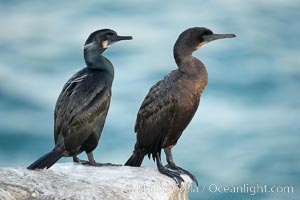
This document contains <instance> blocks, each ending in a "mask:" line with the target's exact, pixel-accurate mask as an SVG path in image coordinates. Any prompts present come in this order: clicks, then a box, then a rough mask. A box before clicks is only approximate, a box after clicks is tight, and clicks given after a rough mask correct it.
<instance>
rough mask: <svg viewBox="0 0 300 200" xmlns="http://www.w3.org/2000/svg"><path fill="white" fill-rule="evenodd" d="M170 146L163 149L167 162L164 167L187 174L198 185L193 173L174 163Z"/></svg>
mask: <svg viewBox="0 0 300 200" xmlns="http://www.w3.org/2000/svg"><path fill="white" fill-rule="evenodd" d="M172 147H173V146H169V147H166V148H165V149H164V150H165V154H166V158H167V162H168V164H167V165H166V166H165V167H167V168H169V169H172V170H176V171H178V172H179V173H182V174H186V175H188V176H189V177H190V178H191V179H192V180H193V181H194V182H195V183H196V185H197V186H198V181H197V178H196V177H195V176H194V175H193V174H191V173H190V172H189V171H187V170H185V169H182V168H181V167H178V166H176V165H175V163H174V161H173V156H172Z"/></svg>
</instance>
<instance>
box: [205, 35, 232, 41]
mask: <svg viewBox="0 0 300 200" xmlns="http://www.w3.org/2000/svg"><path fill="white" fill-rule="evenodd" d="M234 37H236V36H235V34H212V35H205V36H203V39H204V41H206V42H211V41H213V40H218V39H225V38H234Z"/></svg>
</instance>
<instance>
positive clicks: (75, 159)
mask: <svg viewBox="0 0 300 200" xmlns="http://www.w3.org/2000/svg"><path fill="white" fill-rule="evenodd" d="M73 162H75V163H78V164H82V165H87V164H89V163H90V162H89V161H86V160H81V159H79V158H78V157H77V156H73Z"/></svg>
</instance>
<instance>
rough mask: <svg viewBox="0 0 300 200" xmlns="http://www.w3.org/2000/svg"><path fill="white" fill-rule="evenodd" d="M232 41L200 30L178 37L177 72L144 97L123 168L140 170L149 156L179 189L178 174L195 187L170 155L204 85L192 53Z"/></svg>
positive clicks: (205, 78)
mask: <svg viewBox="0 0 300 200" xmlns="http://www.w3.org/2000/svg"><path fill="white" fill-rule="evenodd" d="M232 37H235V35H234V34H214V33H213V32H212V31H211V30H209V29H207V28H204V27H195V28H189V29H187V30H185V31H184V32H182V33H181V34H180V36H179V37H178V39H177V41H176V43H175V45H174V49H173V53H174V58H175V61H176V64H177V66H178V69H177V70H174V71H172V72H171V73H170V74H168V75H167V76H165V77H164V79H163V80H160V81H159V82H157V83H156V84H155V85H154V86H152V88H151V89H150V91H149V93H148V94H147V96H146V97H145V99H144V101H143V103H142V105H141V107H140V110H139V112H138V114H137V119H136V124H135V129H134V130H135V132H136V133H137V136H136V137H137V141H136V144H135V147H134V151H133V154H132V156H131V157H130V158H129V159H128V161H127V162H126V163H125V165H127V166H136V167H137V166H141V164H142V162H143V159H144V156H145V155H148V157H149V158H150V156H151V155H152V157H153V160H154V161H155V160H156V164H157V168H158V170H159V172H161V173H162V174H165V175H167V176H169V177H171V178H173V179H174V180H175V181H176V183H177V184H178V186H179V187H180V186H181V182H183V181H184V180H183V179H182V178H181V177H180V174H186V175H188V176H189V177H190V178H191V179H192V180H193V181H195V182H196V184H197V185H198V182H197V179H196V177H195V176H194V175H192V174H191V173H190V172H188V171H187V170H184V169H182V168H180V167H178V166H176V165H175V163H174V161H173V157H172V151H171V150H172V148H173V147H174V146H175V145H176V143H177V141H178V139H179V138H180V136H181V134H182V133H183V131H184V129H185V128H186V127H187V126H188V124H189V123H190V121H191V120H192V118H193V116H194V114H195V112H196V110H197V108H198V105H199V101H200V96H201V94H202V92H203V90H204V89H205V86H206V85H207V82H208V74H207V71H206V68H205V66H204V64H203V63H202V62H201V61H200V60H198V59H197V58H195V57H194V56H193V55H192V53H193V52H194V51H196V50H197V49H199V48H200V47H201V46H203V45H204V44H206V43H208V42H210V41H213V40H217V39H222V38H232ZM161 149H164V151H165V154H166V160H167V163H168V164H167V165H166V166H163V165H162V163H161V158H160V155H161Z"/></svg>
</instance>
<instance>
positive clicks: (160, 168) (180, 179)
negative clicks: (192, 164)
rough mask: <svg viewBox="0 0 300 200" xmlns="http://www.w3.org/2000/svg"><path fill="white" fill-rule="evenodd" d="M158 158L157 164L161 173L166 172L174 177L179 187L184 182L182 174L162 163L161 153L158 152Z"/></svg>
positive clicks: (165, 173)
mask: <svg viewBox="0 0 300 200" xmlns="http://www.w3.org/2000/svg"><path fill="white" fill-rule="evenodd" d="M155 158H156V165H157V169H158V171H159V172H160V173H161V174H164V175H166V176H168V177H170V178H172V179H174V180H175V182H176V184H177V185H178V187H179V188H180V187H181V183H182V182H184V180H183V178H181V176H180V174H179V173H177V172H176V171H172V170H169V169H167V168H166V167H164V166H163V165H162V163H161V160H160V157H159V153H157V154H156V156H155Z"/></svg>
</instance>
